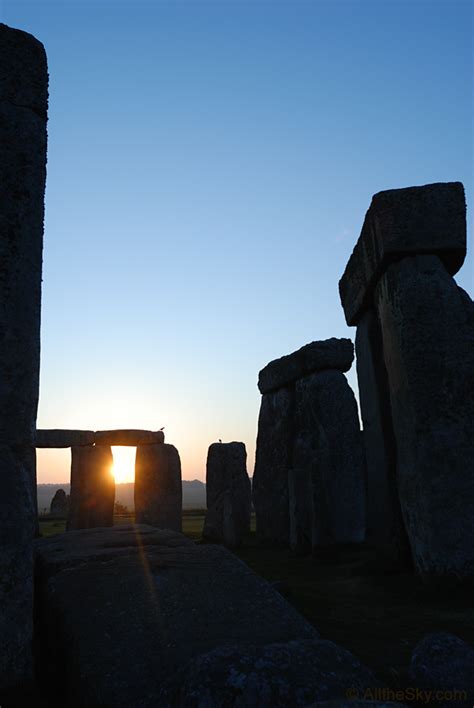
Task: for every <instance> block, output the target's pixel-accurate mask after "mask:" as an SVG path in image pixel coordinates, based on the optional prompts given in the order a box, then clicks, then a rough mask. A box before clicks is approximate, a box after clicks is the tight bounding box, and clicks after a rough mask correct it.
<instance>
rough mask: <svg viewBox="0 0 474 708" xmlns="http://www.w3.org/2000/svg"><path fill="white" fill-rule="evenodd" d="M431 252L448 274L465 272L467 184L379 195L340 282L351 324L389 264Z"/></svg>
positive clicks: (360, 312)
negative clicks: (403, 258) (408, 256)
mask: <svg viewBox="0 0 474 708" xmlns="http://www.w3.org/2000/svg"><path fill="white" fill-rule="evenodd" d="M427 253H428V254H434V255H437V256H439V258H440V260H441V261H442V263H443V265H444V267H445V269H446V271H447V272H448V273H449V274H450V275H455V273H457V271H458V270H459V269H460V268H461V266H462V264H463V262H464V258H465V256H466V202H465V196H464V187H463V185H462V184H461V183H460V182H445V183H437V184H427V185H424V186H422V187H408V188H406V189H391V190H387V191H384V192H379V193H378V194H375V195H374V196H373V198H372V203H371V205H370V207H369V209H368V211H367V214H366V216H365V220H364V225H363V227H362V231H361V234H360V236H359V240H358V241H357V244H356V246H355V248H354V251H353V253H352V255H351V257H350V259H349V262H348V264H347V266H346V269H345V271H344V274H343V276H342V278H341V280H340V282H339V293H340V296H341V302H342V307H343V308H344V313H345V316H346V321H347V323H348V324H349V325H355V324H357V323H358V321H359V320H360V318H361V316H362V314H363V313H364V311H365V310H366V309H367V307H368V306H370V301H371V297H372V293H373V290H374V288H375V286H376V284H377V281H378V279H379V278H380V276H381V274H382V273H383V272H384V271H385V270H386V268H387V267H388V265H389V264H390V263H392V262H393V261H394V260H398V259H400V258H402V257H404V256H407V255H416V254H427Z"/></svg>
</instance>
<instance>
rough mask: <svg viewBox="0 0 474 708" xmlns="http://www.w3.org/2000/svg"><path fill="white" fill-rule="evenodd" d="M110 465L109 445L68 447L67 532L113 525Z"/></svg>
mask: <svg viewBox="0 0 474 708" xmlns="http://www.w3.org/2000/svg"><path fill="white" fill-rule="evenodd" d="M112 465H113V457H112V450H111V449H110V447H105V446H100V447H96V446H84V447H73V448H72V455H71V495H70V499H69V512H68V518H67V524H66V528H67V530H68V531H72V530H74V529H90V528H95V527H97V526H112V525H113V523H114V503H115V480H114V477H113V475H112Z"/></svg>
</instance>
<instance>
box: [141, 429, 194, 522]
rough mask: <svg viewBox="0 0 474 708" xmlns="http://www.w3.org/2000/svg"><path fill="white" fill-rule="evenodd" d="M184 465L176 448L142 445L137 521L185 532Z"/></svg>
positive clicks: (160, 445) (163, 445)
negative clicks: (183, 507) (182, 480)
mask: <svg viewBox="0 0 474 708" xmlns="http://www.w3.org/2000/svg"><path fill="white" fill-rule="evenodd" d="M182 501H183V491H182V484H181V461H180V459H179V454H178V451H177V449H176V448H175V447H174V446H173V445H167V444H161V443H160V444H155V445H139V446H138V447H137V455H136V458H135V519H136V522H137V524H149V525H150V526H156V527H158V528H161V529H171V530H172V531H181V528H182V518H181V516H182Z"/></svg>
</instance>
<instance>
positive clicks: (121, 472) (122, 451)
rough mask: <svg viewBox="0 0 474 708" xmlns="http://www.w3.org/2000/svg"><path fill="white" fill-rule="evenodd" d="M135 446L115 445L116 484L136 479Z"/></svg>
mask: <svg viewBox="0 0 474 708" xmlns="http://www.w3.org/2000/svg"><path fill="white" fill-rule="evenodd" d="M135 453H136V448H135V447H118V446H116V447H113V448H112V455H113V456H114V463H113V465H112V474H113V476H114V477H115V482H116V484H123V483H124V482H134V481H135Z"/></svg>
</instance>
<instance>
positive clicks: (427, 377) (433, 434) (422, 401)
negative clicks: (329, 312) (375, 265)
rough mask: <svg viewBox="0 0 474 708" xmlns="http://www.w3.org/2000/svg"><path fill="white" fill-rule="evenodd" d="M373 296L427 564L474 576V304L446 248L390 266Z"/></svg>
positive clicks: (406, 500)
mask: <svg viewBox="0 0 474 708" xmlns="http://www.w3.org/2000/svg"><path fill="white" fill-rule="evenodd" d="M374 301H375V304H376V307H377V311H378V317H379V320H380V323H381V329H382V339H383V349H384V358H385V366H386V368H387V375H388V381H389V386H390V400H391V409H392V418H393V429H394V433H395V439H396V443H397V475H398V487H399V494H400V502H401V507H402V512H403V517H404V521H405V525H406V528H407V532H408V536H409V539H410V544H411V548H412V552H413V556H414V561H415V565H416V568H417V570H418V572H419V573H421V574H426V575H452V576H456V577H472V576H473V575H474V545H473V543H472V538H473V536H474V475H473V470H474V306H473V303H472V301H471V299H470V298H469V297H468V296H467V295H466V293H465V292H464V291H462V290H461V289H460V288H458V286H457V285H456V283H455V281H454V280H453V279H452V278H451V276H450V275H449V273H447V271H446V268H445V266H444V264H443V263H442V261H441V260H440V258H439V257H438V256H413V257H409V258H404V259H402V260H401V261H398V262H397V263H394V264H392V265H391V266H390V267H389V268H387V270H386V272H385V273H384V275H383V276H382V277H381V279H380V282H379V284H378V286H377V288H376V291H375V295H374Z"/></svg>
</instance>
